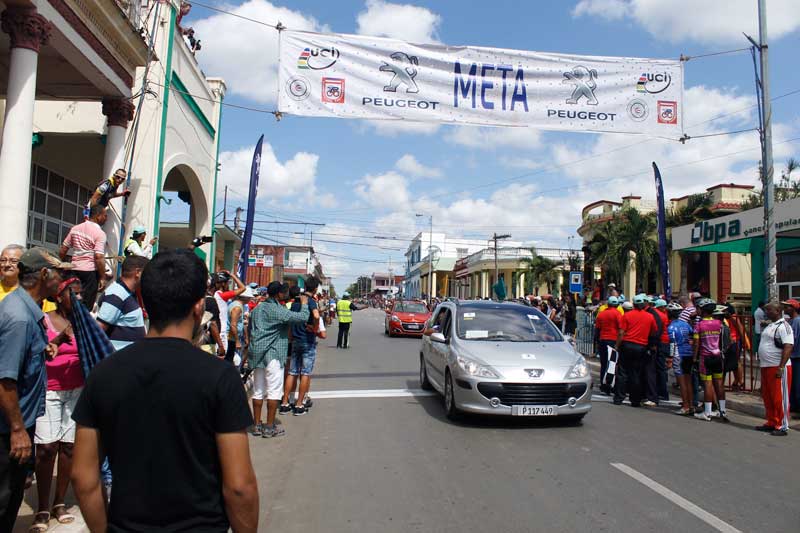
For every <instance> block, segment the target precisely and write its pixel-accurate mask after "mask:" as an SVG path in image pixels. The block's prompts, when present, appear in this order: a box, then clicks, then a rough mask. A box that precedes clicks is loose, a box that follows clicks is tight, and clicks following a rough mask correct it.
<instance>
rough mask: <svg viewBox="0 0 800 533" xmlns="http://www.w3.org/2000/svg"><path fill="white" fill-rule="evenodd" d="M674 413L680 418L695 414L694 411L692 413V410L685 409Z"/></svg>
mask: <svg viewBox="0 0 800 533" xmlns="http://www.w3.org/2000/svg"><path fill="white" fill-rule="evenodd" d="M673 413H675V414H676V415H680V416H690V415H691V414H693V413H694V411H692V410H691V409H684V408H682V407H681V408H680V409H678V410H677V411H673Z"/></svg>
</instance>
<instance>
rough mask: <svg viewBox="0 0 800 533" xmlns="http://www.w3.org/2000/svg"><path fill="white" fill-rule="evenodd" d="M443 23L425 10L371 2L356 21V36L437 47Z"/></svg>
mask: <svg viewBox="0 0 800 533" xmlns="http://www.w3.org/2000/svg"><path fill="white" fill-rule="evenodd" d="M441 21H442V17H440V16H439V15H437V14H436V13H434V12H433V11H431V10H430V9H427V8H424V7H418V6H413V5H411V4H392V3H390V2H384V1H383V0H367V3H366V10H365V11H362V12H361V13H359V14H358V17H357V19H356V23H357V29H356V33H359V34H361V35H371V36H374V37H390V38H393V39H402V40H404V41H408V42H412V43H436V42H439V40H438V37H437V33H438V31H439V25H440V24H441Z"/></svg>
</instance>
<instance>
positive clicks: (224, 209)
mask: <svg viewBox="0 0 800 533" xmlns="http://www.w3.org/2000/svg"><path fill="white" fill-rule="evenodd" d="M227 219H228V186H227V185H226V186H225V195H224V196H223V197H222V225H223V226H224V225H225V222H227Z"/></svg>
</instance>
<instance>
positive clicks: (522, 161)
mask: <svg viewBox="0 0 800 533" xmlns="http://www.w3.org/2000/svg"><path fill="white" fill-rule="evenodd" d="M500 164H501V165H503V166H504V167H508V168H521V169H525V170H537V169H540V168H543V167H544V166H545V164H544V163H543V162H541V161H538V160H536V159H531V158H529V157H504V158H502V159H501V160H500Z"/></svg>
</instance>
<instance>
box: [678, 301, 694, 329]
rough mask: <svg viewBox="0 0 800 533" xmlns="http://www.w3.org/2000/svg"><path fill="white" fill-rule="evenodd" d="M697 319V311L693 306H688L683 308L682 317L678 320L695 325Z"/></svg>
mask: <svg viewBox="0 0 800 533" xmlns="http://www.w3.org/2000/svg"><path fill="white" fill-rule="evenodd" d="M696 317H697V309H695V307H694V306H693V305H688V306H686V307H684V308H683V311H681V314H680V316H678V320H683V321H684V322H686V323H687V324H689V325H694V321H695V320H696Z"/></svg>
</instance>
